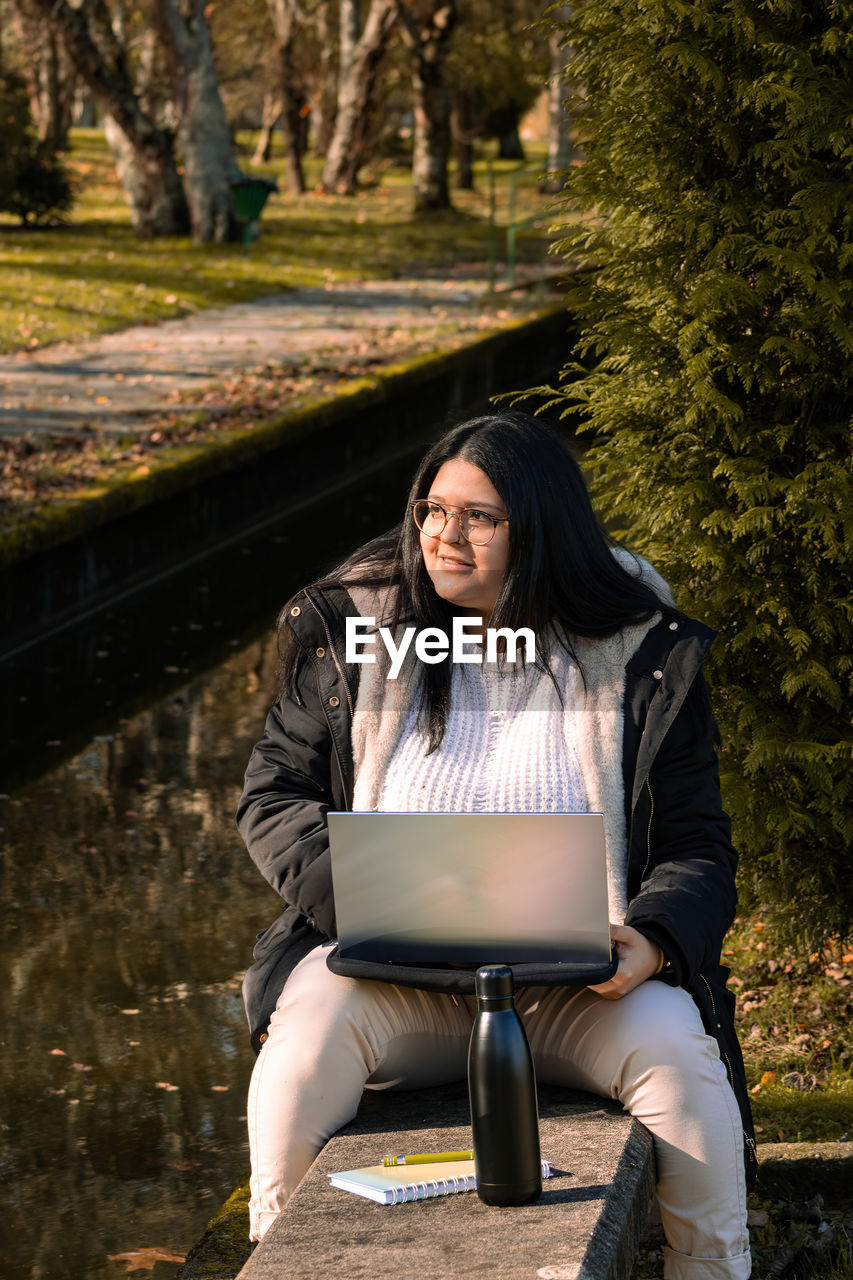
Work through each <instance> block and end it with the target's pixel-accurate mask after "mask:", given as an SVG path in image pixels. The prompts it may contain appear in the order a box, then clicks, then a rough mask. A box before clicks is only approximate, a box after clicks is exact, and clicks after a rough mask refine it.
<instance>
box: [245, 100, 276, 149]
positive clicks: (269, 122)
mask: <svg viewBox="0 0 853 1280" xmlns="http://www.w3.org/2000/svg"><path fill="white" fill-rule="evenodd" d="M280 115H281V98H280V97H279V96H278V95H277V94H275V93H270V92H269V91H267V92H266V93H265V94H264V105H263V111H262V115H261V131H260V133H259V134H258V143H257V146H256V147H255V154H254V155H253V156H252V159H251V162H250V163H251V164H265V163H266V162H267V160H269V158H270V151H271V149H272V135H273V129H274V128H275V127H276V125H277V124H278V118H279V116H280Z"/></svg>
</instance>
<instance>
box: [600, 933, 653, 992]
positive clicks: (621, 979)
mask: <svg viewBox="0 0 853 1280" xmlns="http://www.w3.org/2000/svg"><path fill="white" fill-rule="evenodd" d="M610 938H611V940H612V941H613V942H615V943H616V955H617V958H618V962H619V967H618V969H617V970H616V972H615V973H614V975H613V977H612V978H610V979H609V980H608V981H607V982H602V983H601V984H600V985H599V986H597V987H590V991H595V992H597V993H598V995H600V996H604V999H605V1000H618V999H619V998H620V996H626V995H627V994H628V992H629V991H633V990H634V987H638V986H639V985H640V983H641V982H645V980H646V978H650V977H651V976H652V974H653V973H657V971H658V968H659V966H660V961H661V951H660V947H659V946H658V945H657V943H656V942H650V941H649V939H648V938H646V937H644V935H643V934H642V933H638V932H637V930H636V929H632V928H631V926H630V925H628V924H611V926H610Z"/></svg>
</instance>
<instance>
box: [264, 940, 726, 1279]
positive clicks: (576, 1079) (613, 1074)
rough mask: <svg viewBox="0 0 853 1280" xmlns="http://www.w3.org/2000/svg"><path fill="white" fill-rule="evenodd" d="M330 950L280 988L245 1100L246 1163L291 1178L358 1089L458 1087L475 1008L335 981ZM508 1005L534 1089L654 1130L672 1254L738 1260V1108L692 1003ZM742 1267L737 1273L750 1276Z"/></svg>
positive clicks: (468, 1001) (666, 997)
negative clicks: (606, 1101)
mask: <svg viewBox="0 0 853 1280" xmlns="http://www.w3.org/2000/svg"><path fill="white" fill-rule="evenodd" d="M326 954H327V948H325V947H319V948H317V949H316V950H315V951H313V952H311V953H310V954H309V955H308V956H307V957H306V958H305V959H304V960H302V961H301V962H300V964H299V965H297V966H296V968H295V969H294V970H293V973H292V974H291V976H290V978H289V979H288V981H287V983H286V985H285V988H284V990H283V992H282V994H281V997H280V999H279V1002H278V1006H277V1009H276V1012H275V1014H274V1015H273V1018H272V1021H271V1024H270V1036H269V1040H268V1041H267V1043H266V1045H265V1046H264V1048H263V1049H262V1051H261V1055H260V1058H259V1060H258V1064H257V1066H256V1069H255V1072H256V1075H255V1077H253V1089H252V1094H251V1095H250V1129H251V1130H252V1131H253V1137H252V1142H253V1165H257V1166H258V1167H259V1168H266V1169H268V1170H270V1171H271V1170H272V1168H273V1165H277V1166H278V1167H285V1166H287V1164H288V1161H290V1163H291V1164H292V1165H294V1166H300V1167H298V1168H294V1170H293V1176H295V1175H296V1174H297V1173H298V1176H299V1177H301V1176H302V1173H303V1172H304V1168H305V1167H307V1164H306V1161H307V1162H308V1163H310V1159H309V1154H310V1152H311V1151H313V1150H316V1149H319V1147H320V1146H321V1145H322V1143H323V1142H324V1141H325V1140H326V1139H327V1138H328V1136H329V1135H330V1134H331V1133H332V1132H334V1130H335V1129H337V1128H338V1127H340V1125H341V1124H344V1123H346V1122H347V1121H348V1120H349V1119H351V1118H352V1116H354V1114H355V1112H356V1110H357V1107H358V1098H359V1097H360V1094H361V1090H362V1089H363V1088H364V1087H365V1086H367V1087H368V1088H377V1089H388V1088H420V1087H425V1086H429V1085H438V1084H442V1083H446V1082H448V1081H450V1080H454V1079H462V1078H464V1076H465V1070H466V1060H467V1051H468V1041H469V1038H470V1030H471V1025H472V1020H473V1015H474V1012H475V1007H476V1002H475V1000H474V999H473V998H471V997H455V998H453V997H450V996H448V995H446V994H439V993H434V992H426V991H419V990H415V989H413V988H407V987H396V986H393V985H392V984H387V983H379V982H364V981H356V980H355V979H350V978H343V977H341V976H339V975H336V974H333V973H332V972H331V971H330V970H329V969H328V968H327V966H326V962H325V961H326ZM516 1004H517V1008H518V1010H519V1013H520V1015H521V1016H522V1018H523V1021H524V1023H525V1027H526V1030H527V1035H528V1039H529V1041H530V1045H531V1050H532V1052H533V1055H534V1061H535V1063H536V1071H537V1077H538V1079H540V1080H541V1081H542V1082H543V1083H554V1084H560V1085H563V1086H566V1087H571V1088H579V1089H585V1090H589V1091H591V1092H594V1093H597V1094H599V1095H602V1096H605V1097H612V1098H616V1099H618V1100H619V1101H621V1102H622V1104H623V1105H624V1106H625V1107H626V1109H627V1110H629V1111H630V1112H631V1113H632V1114H634V1115H636V1116H637V1117H638V1118H639V1119H640V1120H642V1121H643V1122H644V1123H645V1124H646V1125H647V1126H648V1127H649V1129H650V1130H651V1131H652V1133H653V1135H654V1137H655V1144H656V1155H657V1161H658V1171H659V1179H660V1181H659V1188H658V1191H659V1198H660V1203H661V1211H662V1216H663V1217H664V1226H665V1228H666V1231H667V1238H668V1240H669V1243H670V1246H671V1247H672V1248H673V1249H675V1250H677V1251H679V1254H678V1255H676V1256H680V1254H682V1253H683V1254H684V1255H688V1254H693V1255H694V1256H697V1255H698V1256H706V1257H709V1258H721V1257H731V1258H733V1257H734V1255H736V1254H742V1252H743V1250H745V1249H746V1248H748V1242H747V1236H746V1230H745V1225H744V1224H745V1189H744V1185H743V1169H742V1163H741V1159H742V1157H741V1152H740V1143H739V1135H740V1122H739V1118H738V1115H737V1107H736V1104H735V1101H734V1096H733V1095H732V1093H731V1089H730V1088H729V1086H728V1082H727V1079H726V1075H725V1070H724V1068H723V1067H722V1064H721V1063H720V1059H719V1054H718V1052H717V1047H716V1044H715V1042H714V1041H713V1040H712V1039H711V1038H710V1037H709V1036H707V1035H706V1034H705V1032H704V1030H703V1028H702V1024H701V1020H700V1018H699V1014H698V1010H697V1009H696V1006H695V1005H694V1003H693V1001H692V1000H691V999H690V997H689V995H688V994H687V993H686V992H685V991H683V990H681V989H680V988H673V987H669V986H667V985H666V984H664V983H659V982H646V983H643V984H641V985H640V986H639V987H637V988H635V989H634V990H633V991H632V992H629V993H628V995H627V996H624V997H622V998H621V999H620V1000H614V1001H610V1000H604V999H603V998H602V997H601V996H598V995H597V994H595V993H594V992H591V991H589V990H587V989H585V988H583V989H578V988H557V987H539V988H526V989H524V988H523V989H521V990H519V992H518V993H517V1000H516ZM283 1096H286V1097H287V1098H288V1099H289V1101H288V1102H286V1103H285V1102H283V1101H282V1099H283ZM296 1130H300V1133H299V1134H297V1133H296ZM288 1144H289V1149H290V1150H291V1151H292V1153H293V1154H292V1156H290V1157H287V1156H285V1155H284V1152H283V1150H282V1151H280V1154H279V1156H278V1158H276V1159H274V1158H273V1151H272V1148H275V1147H276V1146H278V1147H279V1148H281V1147H283V1146H284V1145H288ZM302 1166H304V1167H302ZM296 1180H298V1178H297V1179H296ZM263 1181H264V1178H263V1177H261V1178H260V1179H259V1185H260V1182H263ZM266 1181H267V1183H269V1176H268V1175H267V1177H266ZM291 1181H292V1177H291ZM289 1189H290V1190H292V1186H290V1188H289ZM288 1194H289V1191H288ZM265 1195H266V1200H265V1201H264V1203H265V1204H267V1208H268V1209H269V1208H271V1205H269V1203H268V1201H269V1196H268V1193H264V1192H261V1193H260V1196H259V1200H258V1203H259V1204H260V1202H261V1200H263V1199H264V1196H265ZM285 1198H286V1196H285ZM279 1207H280V1206H279ZM697 1220H698V1225H697ZM702 1224H704V1225H702ZM745 1265H746V1264H745V1263H741V1264H740V1270H733V1272H732V1274H733V1275H735V1274H736V1275H737V1276H741V1275H747V1274H748V1269H744V1267H745ZM673 1274H674V1272H673Z"/></svg>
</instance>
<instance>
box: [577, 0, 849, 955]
mask: <svg viewBox="0 0 853 1280" xmlns="http://www.w3.org/2000/svg"><path fill="white" fill-rule="evenodd" d="M562 25H563V28H564V35H565V37H566V41H567V46H568V63H569V65H568V72H567V78H568V83H570V84H574V85H583V86H584V89H583V93H582V94H580V95H578V96H577V98H576V108H577V111H578V115H579V121H580V129H581V134H582V145H583V153H584V161H583V164H582V165H581V166H579V167H578V168H577V169H574V170H573V171H572V174H571V177H570V181H569V187H568V202H567V207H568V208H571V209H572V210H575V211H581V212H583V213H585V214H586V218H585V221H584V223H583V225H582V227H581V229H580V230H579V231H578V232H577V233H576V234H572V235H571V236H570V237H569V238H567V239H565V240H564V241H563V242H562V244H561V245H560V246H559V247H560V250H561V251H562V252H563V254H564V255H565V256H566V257H568V258H570V259H571V261H572V262H573V264H576V265H579V266H586V267H588V268H593V270H591V271H588V272H583V273H581V274H580V275H579V276H577V277H576V282H577V283H576V287H574V288H573V289H572V291H571V292H570V295H569V306H570V308H571V309H572V311H573V312H574V313H575V315H576V316H577V317H578V320H579V323H580V325H581V329H582V343H581V352H580V358H581V359H583V360H585V362H586V366H587V367H586V368H582V367H581V366H579V365H577V364H574V365H571V366H569V367H567V369H566V370H564V376H565V379H566V381H565V383H564V385H563V387H562V389H561V390H560V392H559V393H558V395H557V403H558V405H559V406H560V408H561V410H562V411H563V412H564V413H568V414H572V415H575V416H576V417H577V419H578V421H579V424H580V429H581V430H585V431H587V432H590V433H593V436H594V443H593V446H592V449H591V453H590V455H589V462H590V464H591V467H592V469H593V472H594V474H595V476H596V478H597V479H596V483H597V486H598V489H599V492H600V493H601V495H602V497H603V499H604V505H605V508H606V514H607V515H608V516H609V518H610V519H611V520H613V521H615V522H616V523H617V525H618V526H619V527H622V528H624V529H626V530H629V531H630V540H631V542H632V544H634V545H637V546H638V547H639V548H640V549H642V550H643V552H644V553H645V554H646V555H648V556H649V558H650V559H651V560H652V561H653V562H654V563H655V564H657V566H658V567H659V568H660V569H661V570H662V571H663V572H664V573H665V574H666V575H667V576H668V578H669V580H670V581H671V583H672V585H673V588H674V590H675V593H676V598H677V600H678V601H679V603H680V604H681V606H682V607H683V608H684V609H685V610H687V611H689V612H692V613H694V614H695V615H696V616H699V617H701V618H704V619H706V620H707V621H708V622H710V623H711V624H712V625H713V626H715V627H716V628H718V630H719V631H720V633H721V634H720V638H719V639H718V641H717V643H716V645H715V648H714V650H713V653H712V659H711V661H710V663H709V673H710V682H711V685H712V689H713V698H714V703H715V708H716V712H717V716H718V719H719V722H720V727H721V731H722V734H723V741H724V750H723V754H722V759H721V772H722V780H723V788H724V797H725V800H726V802H727V805H728V807H729V809H730V811H731V813H732V816H733V819H734V825H735V835H736V839H737V842H738V844H739V846H740V849H741V852H742V854H743V863H742V896H743V898H744V899H745V902H746V904H747V905H748V904H749V903H755V902H758V901H762V900H764V899H768V898H769V899H771V900H772V903H773V905H774V907H775V911H776V914H777V917H778V919H779V920H780V922H783V923H784V922H785V921H787V922H788V924H789V936H793V932H794V929H795V928H797V929H800V930H803V931H805V933H806V935H807V936H808V937H809V938H810V939H811V940H812V941H815V940H818V939H820V938H822V937H825V936H827V935H828V934H830V933H832V932H836V931H840V932H844V931H846V930H847V929H849V927H850V921H851V904H853V876H851V874H850V854H849V849H850V842H851V836H853V805H851V784H850V778H851V755H853V742H851V725H850V720H851V716H850V707H851V702H850V693H851V671H853V653H851V649H853V646H851V638H853V603H851V599H850V572H849V566H850V556H851V550H850V534H851V524H853V463H851V431H850V427H851V408H853V328H851V323H853V321H851V318H853V271H851V265H853V235H852V234H851V232H853V4H851V3H850V2H849V0H760V2H759V0H704V3H702V4H698V3H696V4H694V3H688V2H686V0H642V3H639V4H638V3H636V0H577V2H576V3H575V5H574V6H573V13H572V15H571V17H570V18H569V20H568V21H567V22H566V23H564V24H562ZM590 366H591V371H590ZM569 379H576V380H574V381H569Z"/></svg>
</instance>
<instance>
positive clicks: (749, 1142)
mask: <svg viewBox="0 0 853 1280" xmlns="http://www.w3.org/2000/svg"><path fill="white" fill-rule="evenodd" d="M699 977H700V978H701V980H702V982H704V984H705V990H706V991H707V992H708V999H709V1000H710V1001H711V1009H712V1011H713V1014H714V1022H715V1023H716V1025H717V1028H718V1029H719V1026H720V1024H719V1022H717V1004H716V1001H715V1000H714V993H713V991H712V990H711V985H710V983H709V982H708V979H707V978H706V977H705V975H704V973H700V974H699ZM720 1052H721V1054H722V1058H723V1062H724V1063H725V1064H726V1075H727V1076H728V1078H729V1084H730V1085H731V1087H732V1089H734V1072H733V1071H732V1064H731V1062H729V1055H728V1054H727V1053H726V1052H725V1051H724V1050H722V1049H721V1050H720ZM741 1132H742V1133H743V1140H744V1142H745V1144H746V1147H747V1150H748V1151H749V1159H750V1161H751V1162H752V1163H753V1164H758V1153H757V1152H756V1149H755V1139H754V1138H751V1137H750V1136H749V1134H748V1133H747V1132H746V1130H745V1129H742V1130H741Z"/></svg>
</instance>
